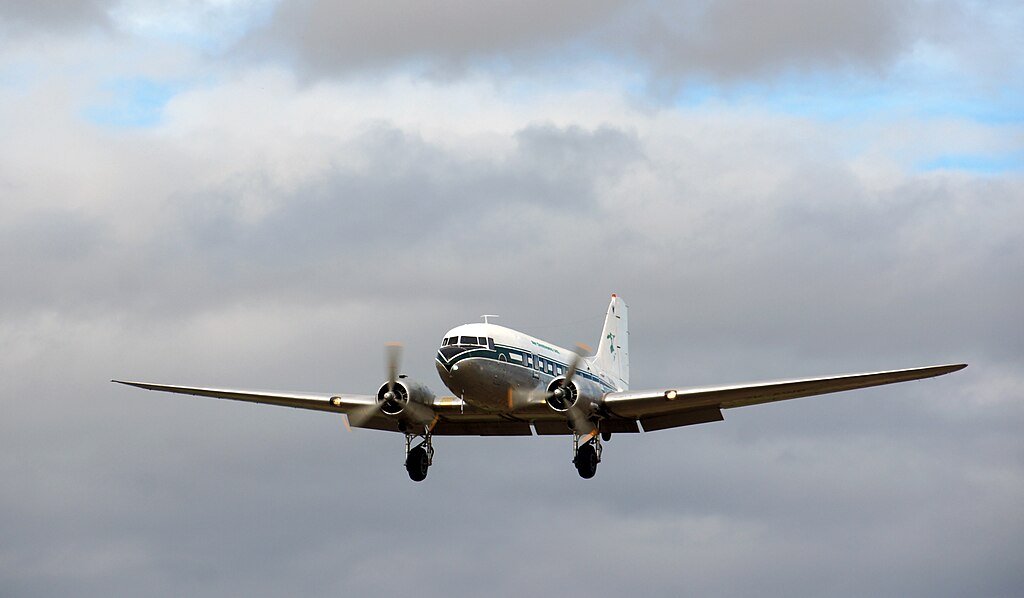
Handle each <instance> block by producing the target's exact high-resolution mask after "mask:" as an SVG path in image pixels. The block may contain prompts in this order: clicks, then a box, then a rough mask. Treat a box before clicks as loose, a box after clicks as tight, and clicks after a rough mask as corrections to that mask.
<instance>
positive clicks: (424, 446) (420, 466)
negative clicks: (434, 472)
mask: <svg viewBox="0 0 1024 598" xmlns="http://www.w3.org/2000/svg"><path fill="white" fill-rule="evenodd" d="M417 438H423V440H422V441H421V442H420V443H419V444H417V445H416V446H413V442H415V441H416V439H417ZM430 440H431V438H430V432H427V433H426V434H413V433H410V432H406V433H405V470H406V471H407V472H409V479H411V480H412V481H414V482H422V481H423V480H425V479H426V478H427V469H428V468H429V467H430V464H431V463H433V462H434V445H433V444H432V443H431V442H430Z"/></svg>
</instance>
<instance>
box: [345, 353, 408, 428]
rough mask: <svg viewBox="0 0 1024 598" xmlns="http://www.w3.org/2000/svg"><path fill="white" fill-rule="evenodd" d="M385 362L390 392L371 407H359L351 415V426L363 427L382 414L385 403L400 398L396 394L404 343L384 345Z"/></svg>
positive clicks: (349, 415) (349, 416)
mask: <svg viewBox="0 0 1024 598" xmlns="http://www.w3.org/2000/svg"><path fill="white" fill-rule="evenodd" d="M384 362H385V367H386V369H387V373H388V382H387V384H388V390H387V392H385V393H384V400H383V401H375V402H374V403H372V404H370V405H365V406H363V407H359V408H358V409H355V410H354V411H352V412H351V413H349V414H348V423H349V426H354V427H356V428H360V427H362V426H363V424H365V423H366V422H368V421H370V420H371V419H373V418H374V417H375V416H377V415H379V414H380V413H381V408H382V407H383V406H384V404H385V403H387V402H389V401H393V400H395V399H397V398H398V395H397V394H395V384H397V383H398V370H399V365H400V364H401V362H402V343H388V344H386V345H384Z"/></svg>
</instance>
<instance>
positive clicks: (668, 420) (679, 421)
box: [640, 407, 725, 432]
mask: <svg viewBox="0 0 1024 598" xmlns="http://www.w3.org/2000/svg"><path fill="white" fill-rule="evenodd" d="M724 419H725V417H724V416H722V410H721V409H719V408H717V407H703V408H700V409H690V410H687V411H679V412H673V413H663V414H661V415H651V416H648V417H642V418H640V425H642V426H643V427H644V432H653V431H655V430H664V429H666V428H679V427H681V426H693V425H696V424H706V423H710V422H720V421H722V420H724Z"/></svg>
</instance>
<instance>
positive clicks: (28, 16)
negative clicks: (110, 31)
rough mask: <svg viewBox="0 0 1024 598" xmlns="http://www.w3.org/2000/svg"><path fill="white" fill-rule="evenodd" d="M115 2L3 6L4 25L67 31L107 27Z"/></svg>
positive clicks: (84, 0) (0, 17)
mask: <svg viewBox="0 0 1024 598" xmlns="http://www.w3.org/2000/svg"><path fill="white" fill-rule="evenodd" d="M113 4H114V2H113V1H112V0H58V1H56V2H3V3H0V25H3V24H4V22H6V24H7V26H8V27H13V28H14V29H15V30H17V29H18V28H28V29H34V28H42V29H48V30H54V31H66V30H70V29H75V28H79V27H90V26H104V25H106V24H107V23H108V20H107V10H109V8H110V7H111V6H112V5H113Z"/></svg>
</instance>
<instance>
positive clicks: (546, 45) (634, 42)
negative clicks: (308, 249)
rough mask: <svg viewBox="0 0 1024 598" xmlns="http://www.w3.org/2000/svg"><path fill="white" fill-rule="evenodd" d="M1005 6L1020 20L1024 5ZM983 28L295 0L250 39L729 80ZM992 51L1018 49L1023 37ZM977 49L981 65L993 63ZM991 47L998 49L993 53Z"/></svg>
mask: <svg viewBox="0 0 1024 598" xmlns="http://www.w3.org/2000/svg"><path fill="white" fill-rule="evenodd" d="M995 10H997V11H1000V12H1001V13H1003V14H1004V17H1003V18H1004V19H1006V18H1008V19H1010V20H1011V21H1017V22H1019V21H1020V20H1021V18H1022V15H1021V13H1020V11H1019V10H1018V9H1015V8H1013V7H1012V6H1010V5H1005V4H1002V5H1000V6H998V7H995ZM978 29H987V30H989V31H990V32H991V34H990V35H989V36H988V37H987V38H986V39H987V41H988V42H990V43H992V44H996V45H998V44H999V43H1000V42H999V41H998V40H1000V39H1005V38H1006V36H1005V35H997V33H998V29H999V27H998V25H997V24H996V23H994V22H992V20H991V19H989V18H988V15H987V13H986V12H984V11H977V10H968V9H966V8H963V7H962V6H961V5H960V4H959V3H955V2H939V3H934V2H923V1H913V0H898V1H895V2H886V1H882V0H871V1H869V2H858V3H851V2H844V1H842V0H828V1H826V2H820V1H818V2H816V1H813V0H785V1H783V2H756V1H753V0H728V1H724V2H703V1H685V2H647V3H633V4H629V3H619V2H599V3H593V2H584V3H575V2H572V3H557V4H555V5H551V4H550V3H534V2H527V3H515V4H507V3H501V2H493V3H491V2H485V3H472V4H471V5H466V4H464V3H461V2H447V1H446V2H440V3H432V4H431V5H430V6H429V8H428V7H427V6H426V5H420V4H418V3H415V2H411V3H405V2H402V3H388V4H386V5H382V4H379V3H366V4H364V3H344V4H338V3H335V2H327V1H321V0H310V1H307V2H297V3H286V4H284V5H282V6H281V7H280V8H279V12H278V14H277V15H276V18H275V19H274V21H273V22H272V24H271V25H270V26H269V28H268V29H267V30H266V31H263V32H259V33H257V34H256V35H255V37H254V38H253V39H252V40H251V42H250V50H251V51H255V48H256V47H260V48H263V50H264V52H265V51H266V50H267V48H268V47H270V48H273V49H274V50H275V51H284V52H285V53H287V54H288V55H291V56H293V57H295V58H297V59H298V64H300V65H304V66H305V67H307V68H309V69H312V71H313V72H315V73H318V74H325V73H326V74H338V73H342V72H345V71H348V70H351V69H366V68H376V67H380V66H384V65H389V64H395V63H399V64H402V63H413V64H419V63H426V64H427V65H430V64H435V65H437V64H439V65H441V66H458V67H465V66H468V65H470V64H473V63H474V62H480V61H482V60H483V61H486V60H491V59H499V60H502V61H510V62H513V63H516V62H523V61H526V62H534V63H538V62H539V63H540V64H546V65H549V66H550V65H556V64H562V65H563V67H564V65H565V64H571V63H573V62H574V61H575V60H578V59H581V58H585V59H586V58H594V57H598V58H608V57H611V58H613V59H615V60H619V61H625V62H627V63H631V64H634V65H636V66H637V68H639V69H640V70H643V71H650V72H651V73H653V75H655V77H654V78H653V80H655V81H660V82H662V83H664V82H665V78H666V77H668V78H669V79H670V80H671V79H674V78H681V77H687V76H692V75H700V76H709V77H711V78H713V79H721V80H730V81H731V80H742V79H743V78H744V77H751V76H753V77H764V76H768V77H771V76H773V75H777V74H784V73H787V72H791V71H805V72H806V71H812V72H813V71H818V70H822V71H832V70H839V71H846V70H849V69H854V70H867V71H872V72H876V73H882V72H884V71H886V70H887V69H888V68H889V67H891V66H892V65H893V64H894V63H895V62H896V61H898V60H899V59H901V58H902V57H903V56H905V55H906V54H907V53H909V52H910V51H912V50H914V49H915V47H917V46H918V45H919V44H921V43H923V42H931V43H936V44H939V45H940V46H943V47H945V48H946V51H948V52H951V53H953V54H958V53H963V54H964V55H965V58H966V57H967V56H969V55H970V54H972V53H973V52H976V49H975V50H972V49H971V48H968V47H962V45H963V42H964V39H965V38H968V37H969V38H970V39H972V40H977V39H978V36H977V32H978ZM992 48H993V51H994V52H995V53H997V54H1000V55H1003V56H1004V59H1013V57H1012V56H1013V52H1012V48H1007V47H1002V48H1001V49H996V46H992ZM979 58H981V57H978V56H975V57H972V58H971V59H970V60H971V67H970V68H972V69H985V68H987V67H986V66H985V64H984V61H982V62H978V59H979ZM990 58H991V56H990Z"/></svg>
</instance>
